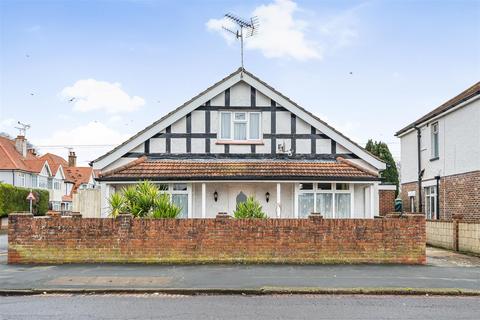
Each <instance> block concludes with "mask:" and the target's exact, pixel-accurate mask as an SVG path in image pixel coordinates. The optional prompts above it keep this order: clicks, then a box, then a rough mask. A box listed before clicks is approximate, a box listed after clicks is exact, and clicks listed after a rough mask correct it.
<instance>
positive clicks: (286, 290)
mask: <svg viewBox="0 0 480 320" xmlns="http://www.w3.org/2000/svg"><path fill="white" fill-rule="evenodd" d="M157 293H158V294H171V295H173V294H175V295H189V296H194V295H259V296H260V295H294V294H316V295H411V296H425V295H431V296H480V290H466V289H452V288H309V287H261V288H135V289H125V288H94V289H92V288H89V289H81V288H80V289H77V288H44V289H42V288H35V289H0V296H27V295H41V294H73V295H75V294H83V295H87V294H90V295H96V294H98V295H99V294H157Z"/></svg>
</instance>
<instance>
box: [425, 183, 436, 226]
mask: <svg viewBox="0 0 480 320" xmlns="http://www.w3.org/2000/svg"><path fill="white" fill-rule="evenodd" d="M424 190H425V214H426V216H427V219H436V218H437V210H438V208H437V196H438V195H437V187H436V186H431V187H426V188H425V189H424Z"/></svg>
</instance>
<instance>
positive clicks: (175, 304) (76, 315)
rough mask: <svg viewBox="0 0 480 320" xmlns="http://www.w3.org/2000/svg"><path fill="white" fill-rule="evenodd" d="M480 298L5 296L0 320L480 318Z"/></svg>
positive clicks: (1, 302)
mask: <svg viewBox="0 0 480 320" xmlns="http://www.w3.org/2000/svg"><path fill="white" fill-rule="evenodd" d="M479 314H480V298H479V297H462V298H460V297H405V296H315V295H293V296H168V295H166V296H162V295H157V296H155V295H128V296H124V295H122V296H120V295H119V296H115V295H113V296H112V295H108V296H65V295H61V296H56V295H54V296H50V295H46V296H25V297H2V298H1V299H0V319H35V320H42V319H62V320H63V319H249V320H250V319H437V320H438V319H478V315H479Z"/></svg>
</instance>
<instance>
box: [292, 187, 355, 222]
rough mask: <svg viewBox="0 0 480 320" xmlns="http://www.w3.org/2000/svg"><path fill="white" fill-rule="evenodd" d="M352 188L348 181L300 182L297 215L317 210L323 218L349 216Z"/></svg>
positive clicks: (300, 215) (305, 214) (350, 215)
mask: <svg viewBox="0 0 480 320" xmlns="http://www.w3.org/2000/svg"><path fill="white" fill-rule="evenodd" d="M352 189H353V188H351V186H350V184H348V183H300V184H299V185H298V216H299V217H300V218H306V217H308V215H309V214H310V213H312V212H319V213H321V214H322V216H323V217H324V218H351V217H352V204H351V202H352V199H353V194H352V192H353V190H352Z"/></svg>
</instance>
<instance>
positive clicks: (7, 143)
mask: <svg viewBox="0 0 480 320" xmlns="http://www.w3.org/2000/svg"><path fill="white" fill-rule="evenodd" d="M45 161H46V160H41V159H39V158H37V157H36V156H34V155H33V154H32V153H30V152H28V153H27V155H26V156H25V157H24V156H23V155H22V154H21V153H20V152H18V151H17V149H16V148H15V141H13V140H10V139H8V138H5V137H0V170H22V171H26V172H35V173H39V172H40V171H42V168H43V165H44V164H45Z"/></svg>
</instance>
